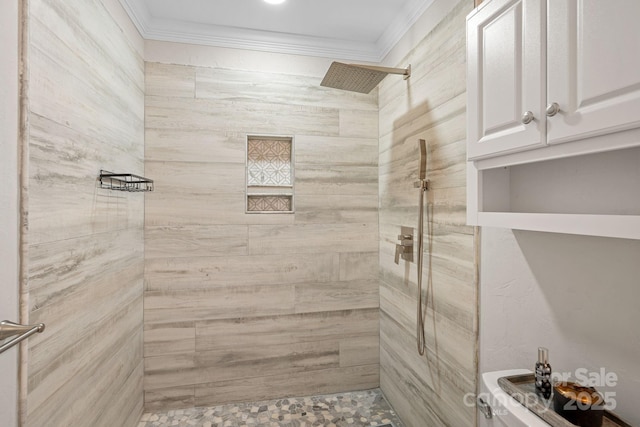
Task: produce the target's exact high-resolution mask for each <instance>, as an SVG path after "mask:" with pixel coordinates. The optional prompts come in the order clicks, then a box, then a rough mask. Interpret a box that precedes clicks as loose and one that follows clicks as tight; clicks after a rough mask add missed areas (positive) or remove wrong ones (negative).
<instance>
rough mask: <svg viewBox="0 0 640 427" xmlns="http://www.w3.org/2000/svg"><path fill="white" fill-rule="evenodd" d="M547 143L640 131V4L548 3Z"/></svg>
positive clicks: (633, 0)
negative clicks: (552, 109) (551, 112)
mask: <svg viewBox="0 0 640 427" xmlns="http://www.w3.org/2000/svg"><path fill="white" fill-rule="evenodd" d="M548 7H549V21H548V35H547V37H548V40H547V46H548V52H547V58H548V75H547V82H548V95H547V99H548V102H549V103H553V102H556V103H558V105H559V107H560V112H559V113H558V114H556V115H555V116H553V117H549V120H548V124H547V126H548V133H547V141H548V143H550V144H553V143H560V142H568V141H573V140H577V139H583V138H588V137H591V136H596V135H602V134H607V133H612V132H616V131H620V130H625V129H631V128H634V127H639V126H640V71H639V70H640V26H639V24H638V19H639V18H640V1H638V0H615V1H602V0H548Z"/></svg>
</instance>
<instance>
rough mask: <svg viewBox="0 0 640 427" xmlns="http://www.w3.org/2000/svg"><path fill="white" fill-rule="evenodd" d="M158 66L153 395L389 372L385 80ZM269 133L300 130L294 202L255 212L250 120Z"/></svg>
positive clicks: (151, 161)
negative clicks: (358, 82) (248, 159)
mask: <svg viewBox="0 0 640 427" xmlns="http://www.w3.org/2000/svg"><path fill="white" fill-rule="evenodd" d="M146 70H147V74H148V76H147V77H148V78H147V87H148V89H149V93H148V96H147V98H146V134H145V136H146V168H147V171H148V172H149V173H151V172H153V173H154V174H155V175H159V178H158V179H157V181H156V184H157V185H156V191H154V193H152V194H150V195H148V197H147V198H146V205H145V227H146V234H145V241H146V245H147V247H146V262H145V332H146V334H145V402H146V405H147V408H150V409H153V408H158V407H163V408H167V407H184V406H191V405H194V404H196V405H200V404H214V403H226V402H231V401H247V400H258V399H261V398H273V397H281V396H284V395H286V394H291V393H293V394H302V395H309V394H314V393H317V392H330V391H339V390H353V389H357V388H368V387H375V386H377V385H378V383H379V374H378V356H377V355H378V350H377V344H376V343H375V342H374V337H377V331H378V316H379V314H378V306H379V293H378V279H377V274H376V272H377V268H378V264H377V262H378V261H377V251H378V160H377V159H378V139H377V126H378V124H377V114H378V113H377V111H378V107H377V101H376V100H377V94H375V93H373V94H371V95H361V94H351V93H347V92H344V91H336V90H332V89H327V88H322V87H320V86H319V81H317V80H318V79H317V78H312V77H306V76H294V75H285V74H269V73H264V72H261V71H248V70H224V69H217V68H199V67H185V66H181V65H167V64H147V66H146ZM192 76H195V98H192V97H191V92H190V91H191V88H192V86H191V83H192ZM261 134H276V135H286V136H292V137H293V139H294V153H295V157H294V161H295V164H294V167H295V180H294V199H295V200H294V201H295V213H293V214H247V213H245V197H246V196H245V173H246V172H245V155H246V154H245V153H246V151H245V150H246V135H261ZM163 172H164V173H163ZM285 378H286V381H284V380H283V379H285Z"/></svg>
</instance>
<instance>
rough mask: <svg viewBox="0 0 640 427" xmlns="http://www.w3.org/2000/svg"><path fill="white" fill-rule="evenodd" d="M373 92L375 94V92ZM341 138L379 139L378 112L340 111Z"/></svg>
mask: <svg viewBox="0 0 640 427" xmlns="http://www.w3.org/2000/svg"><path fill="white" fill-rule="evenodd" d="M373 92H375V90H374V91H373ZM373 92H372V93H373ZM340 136H342V137H357V138H377V137H378V112H377V111H364V110H348V109H345V110H340Z"/></svg>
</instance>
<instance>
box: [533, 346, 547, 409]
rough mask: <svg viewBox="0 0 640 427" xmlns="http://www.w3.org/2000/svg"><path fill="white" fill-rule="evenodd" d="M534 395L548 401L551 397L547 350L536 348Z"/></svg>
mask: <svg viewBox="0 0 640 427" xmlns="http://www.w3.org/2000/svg"><path fill="white" fill-rule="evenodd" d="M535 375H536V393H538V395H540V396H542V397H544V398H545V399H548V398H550V397H551V365H549V350H547V349H546V348H544V347H538V361H537V362H536V371H535Z"/></svg>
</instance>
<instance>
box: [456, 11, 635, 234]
mask: <svg viewBox="0 0 640 427" xmlns="http://www.w3.org/2000/svg"><path fill="white" fill-rule="evenodd" d="M639 18H640V1H638V0H616V1H614V2H603V1H601V0H546V1H545V0H487V1H485V2H484V3H483V4H482V5H481V6H480V7H478V8H477V9H476V10H474V11H473V12H472V13H471V14H470V15H469V16H468V18H467V52H468V53H467V67H468V68H467V97H468V105H467V106H468V108H467V154H468V156H467V157H468V159H469V162H468V167H467V170H468V174H467V222H468V223H469V224H470V225H481V226H501V227H508V228H514V229H523V230H537V231H552V232H561V233H573V234H588V235H595V236H608V237H621V238H632V239H640V71H639V70H640V25H638V24H637V21H638V19H639ZM554 106H555V107H556V108H552V107H554Z"/></svg>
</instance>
